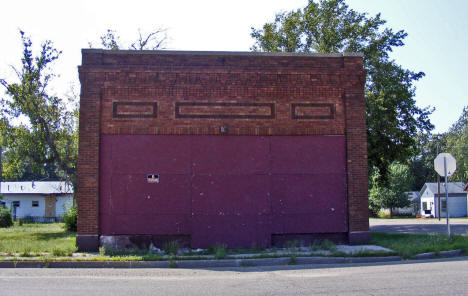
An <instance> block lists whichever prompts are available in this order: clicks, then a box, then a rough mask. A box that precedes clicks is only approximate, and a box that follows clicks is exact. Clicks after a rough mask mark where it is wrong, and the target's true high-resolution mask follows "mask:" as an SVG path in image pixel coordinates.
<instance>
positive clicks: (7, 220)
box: [0, 208, 13, 228]
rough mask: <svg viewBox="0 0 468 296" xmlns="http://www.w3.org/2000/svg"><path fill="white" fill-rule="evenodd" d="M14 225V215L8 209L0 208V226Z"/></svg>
mask: <svg viewBox="0 0 468 296" xmlns="http://www.w3.org/2000/svg"><path fill="white" fill-rule="evenodd" d="M10 226H13V217H12V215H11V213H10V211H9V210H8V209H5V208H0V228H1V227H10Z"/></svg>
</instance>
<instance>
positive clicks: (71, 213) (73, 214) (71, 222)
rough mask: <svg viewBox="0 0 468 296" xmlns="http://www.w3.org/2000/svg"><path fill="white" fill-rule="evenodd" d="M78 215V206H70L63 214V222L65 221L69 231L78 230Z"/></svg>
mask: <svg viewBox="0 0 468 296" xmlns="http://www.w3.org/2000/svg"><path fill="white" fill-rule="evenodd" d="M77 217H78V209H77V208H76V207H71V208H68V209H67V211H66V212H65V214H63V222H65V229H66V230H68V231H75V232H76V226H77V225H76V218H77Z"/></svg>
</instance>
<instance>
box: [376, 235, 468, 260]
mask: <svg viewBox="0 0 468 296" xmlns="http://www.w3.org/2000/svg"><path fill="white" fill-rule="evenodd" d="M370 243H371V244H374V245H379V246H382V247H386V248H389V249H392V250H394V251H395V252H397V253H398V254H399V255H400V256H402V257H404V258H411V257H413V256H414V255H416V254H420V253H428V252H436V253H440V252H441V251H450V250H457V249H462V250H467V249H468V237H466V236H462V235H452V236H451V237H450V238H448V237H447V236H445V235H442V234H394V233H371V241H370Z"/></svg>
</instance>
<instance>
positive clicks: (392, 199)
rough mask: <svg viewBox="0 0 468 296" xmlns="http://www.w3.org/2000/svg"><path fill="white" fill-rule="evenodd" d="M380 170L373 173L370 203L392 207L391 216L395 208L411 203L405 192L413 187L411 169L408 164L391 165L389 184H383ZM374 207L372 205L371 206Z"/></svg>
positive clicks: (375, 205)
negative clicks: (380, 180) (379, 180)
mask: <svg viewBox="0 0 468 296" xmlns="http://www.w3.org/2000/svg"><path fill="white" fill-rule="evenodd" d="M378 179H379V175H378V172H377V171H375V172H374V174H373V175H372V181H371V183H372V184H371V189H370V191H369V200H370V205H371V206H373V207H378V208H384V209H390V217H392V215H393V210H394V209H395V208H403V207H407V206H409V205H410V204H411V202H410V201H409V199H408V196H407V195H406V194H405V192H407V191H409V190H410V189H411V186H412V184H413V182H414V180H413V176H412V175H411V171H410V169H409V167H408V166H407V165H403V164H399V163H393V164H391V165H390V167H389V172H388V185H385V186H383V185H381V184H380V183H379V182H377V180H378ZM370 208H371V209H372V207H370Z"/></svg>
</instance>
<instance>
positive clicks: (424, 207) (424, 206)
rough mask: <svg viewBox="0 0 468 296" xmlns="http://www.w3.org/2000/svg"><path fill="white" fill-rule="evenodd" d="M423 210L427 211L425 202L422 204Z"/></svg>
mask: <svg viewBox="0 0 468 296" xmlns="http://www.w3.org/2000/svg"><path fill="white" fill-rule="evenodd" d="M423 210H424V211H427V210H429V209H428V208H427V202H423Z"/></svg>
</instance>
